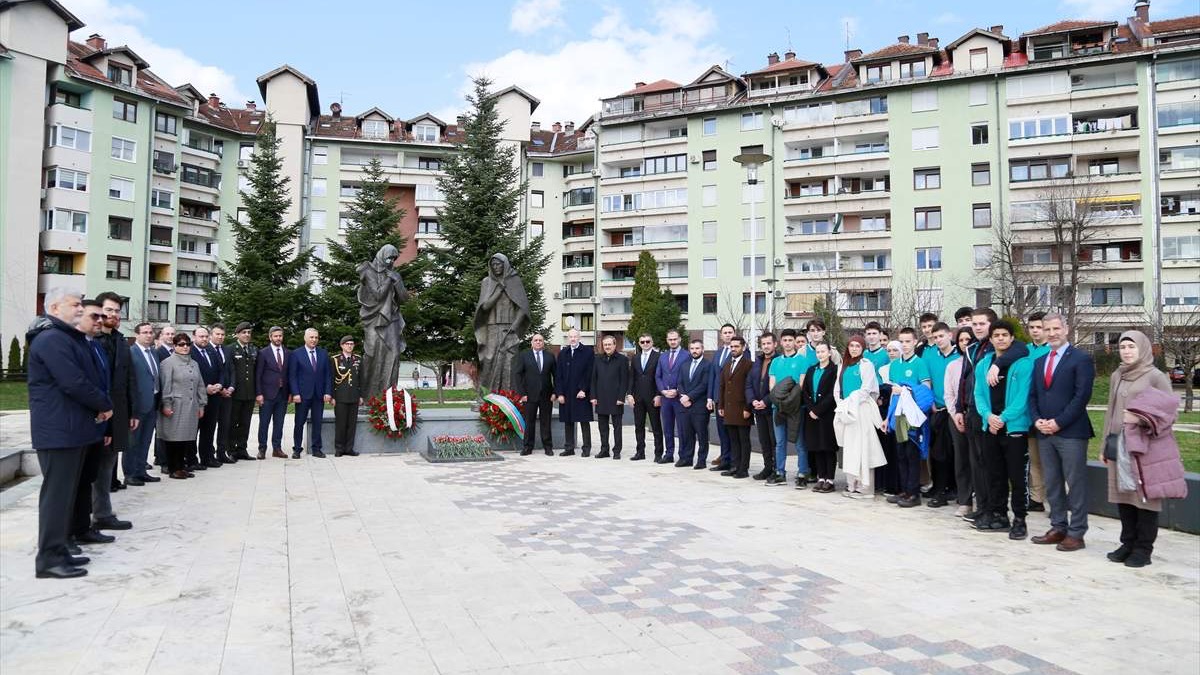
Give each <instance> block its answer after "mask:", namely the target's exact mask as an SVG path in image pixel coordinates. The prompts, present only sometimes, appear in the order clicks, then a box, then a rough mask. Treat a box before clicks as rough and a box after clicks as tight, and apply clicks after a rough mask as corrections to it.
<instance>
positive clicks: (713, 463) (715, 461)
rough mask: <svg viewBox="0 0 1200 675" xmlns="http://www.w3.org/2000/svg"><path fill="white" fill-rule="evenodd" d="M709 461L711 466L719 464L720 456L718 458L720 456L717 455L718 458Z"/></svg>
mask: <svg viewBox="0 0 1200 675" xmlns="http://www.w3.org/2000/svg"><path fill="white" fill-rule="evenodd" d="M710 463H711V464H712V465H713V466H720V465H721V458H720V457H718V458H716V459H714V460H713V461H712V462H710Z"/></svg>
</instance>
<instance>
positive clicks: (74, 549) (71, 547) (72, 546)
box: [67, 541, 83, 555]
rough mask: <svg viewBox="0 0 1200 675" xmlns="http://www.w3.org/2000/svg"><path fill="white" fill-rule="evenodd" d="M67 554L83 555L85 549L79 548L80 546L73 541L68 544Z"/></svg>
mask: <svg viewBox="0 0 1200 675" xmlns="http://www.w3.org/2000/svg"><path fill="white" fill-rule="evenodd" d="M67 553H70V554H71V555H82V554H83V549H81V548H79V544H76V543H75V542H74V541H71V542H67Z"/></svg>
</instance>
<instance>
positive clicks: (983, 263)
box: [975, 244, 992, 270]
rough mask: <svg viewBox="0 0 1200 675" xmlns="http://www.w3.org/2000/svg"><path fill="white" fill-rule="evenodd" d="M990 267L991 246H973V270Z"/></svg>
mask: <svg viewBox="0 0 1200 675" xmlns="http://www.w3.org/2000/svg"><path fill="white" fill-rule="evenodd" d="M991 266H992V245H991V244H976V245H975V269H977V270H982V269H987V268H988V267H991Z"/></svg>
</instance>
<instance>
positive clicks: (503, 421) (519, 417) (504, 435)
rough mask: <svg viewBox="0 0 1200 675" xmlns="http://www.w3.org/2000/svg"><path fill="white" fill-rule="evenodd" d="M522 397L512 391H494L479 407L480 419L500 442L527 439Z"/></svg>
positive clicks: (484, 398) (489, 432)
mask: <svg viewBox="0 0 1200 675" xmlns="http://www.w3.org/2000/svg"><path fill="white" fill-rule="evenodd" d="M522 408H523V406H522V404H521V397H520V396H518V395H517V392H515V391H513V390H511V389H501V390H499V391H494V392H492V393H490V394H488V395H487V396H484V397H483V403H482V404H480V406H479V419H480V420H482V421H483V424H484V426H486V427H487V431H488V434H490V435H491V436H492V438H495V439H496V440H499V441H507V440H509V439H511V438H513V437H514V436H515V437H517V438H525V417H524V415H523V413H522Z"/></svg>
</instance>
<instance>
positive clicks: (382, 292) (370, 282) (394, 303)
mask: <svg viewBox="0 0 1200 675" xmlns="http://www.w3.org/2000/svg"><path fill="white" fill-rule="evenodd" d="M399 257H400V252H399V251H397V250H396V247H395V246H392V245H391V244H384V245H383V246H382V247H380V249H379V252H378V253H376V254H375V259H374V260H370V261H368V262H365V263H362V264H361V265H359V266H358V279H359V284H358V304H359V308H358V315H359V318H361V319H362V326H363V355H364V356H363V365H362V386H363V389H362V390H363V394H364V397H370V396H374V395H375V394H378V393H379V392H381V391H383V390H384V389H386V388H387V387H388V386H391V385H394V384H396V381H397V380H398V379H399V377H400V359H401V355H402V354H403V353H404V350H405V348H406V347H407V346H408V345H407V343H406V342H405V340H404V316H403V315H402V314H401V313H400V305H401V304H403V303H404V302H405V301H406V300H408V291H407V290H405V288H404V281H403V280H402V279H401V278H400V273H399V272H397V271H396V267H397V265H396V260H397V259H398V258H399Z"/></svg>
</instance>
